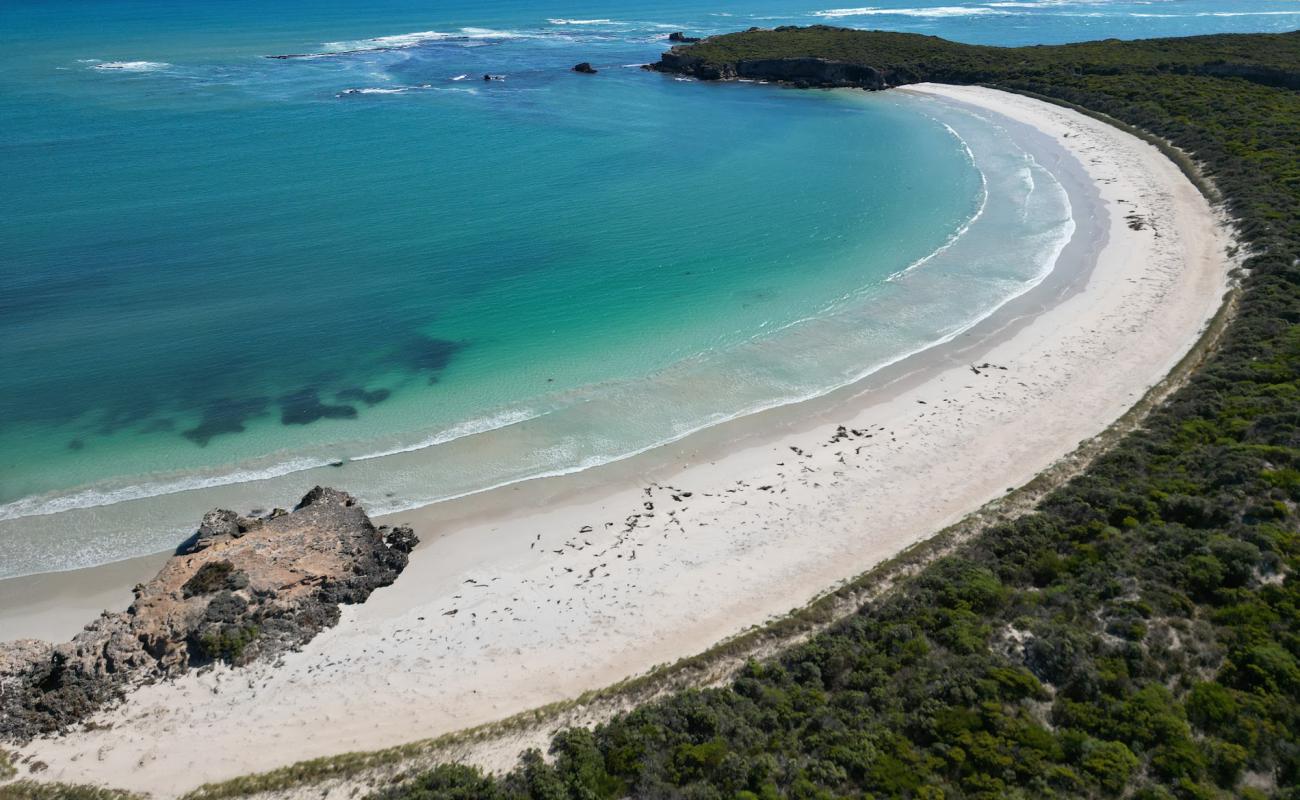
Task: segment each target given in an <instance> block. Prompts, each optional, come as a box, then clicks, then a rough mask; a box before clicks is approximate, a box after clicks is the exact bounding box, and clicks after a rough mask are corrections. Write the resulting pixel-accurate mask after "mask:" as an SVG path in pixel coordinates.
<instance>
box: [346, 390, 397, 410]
mask: <svg viewBox="0 0 1300 800" xmlns="http://www.w3.org/2000/svg"><path fill="white" fill-rule="evenodd" d="M392 394H393V393H392V392H390V391H389V390H387V389H375V390H373V391H372V390H369V389H365V388H363V387H361V386H353V387H351V388H348V389H343V390H342V391H340V392H337V393H335V395H334V397H335V398H336V399H338V400H341V401H343V402H345V403H349V402H350V403H357V402H360V403H365V404H366V405H368V406H373V405H378V404H379V403H382V402H384V401H385V400H387V399H388V398H389V397H390V396H391V395H392Z"/></svg>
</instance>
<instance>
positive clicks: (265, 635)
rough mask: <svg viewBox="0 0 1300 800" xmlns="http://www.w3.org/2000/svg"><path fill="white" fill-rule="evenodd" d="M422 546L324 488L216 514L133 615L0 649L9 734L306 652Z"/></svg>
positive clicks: (139, 596) (2, 711) (147, 588)
mask: <svg viewBox="0 0 1300 800" xmlns="http://www.w3.org/2000/svg"><path fill="white" fill-rule="evenodd" d="M417 542H418V540H417V539H416V537H415V534H414V533H413V532H412V531H411V529H410V528H407V527H395V528H388V527H379V528H376V527H375V526H374V524H372V523H371V521H370V518H369V517H368V516H367V515H366V512H365V511H364V509H362V507H361V505H360V504H359V503H358V502H357V501H356V500H355V499H354V498H353V497H352V496H350V495H348V494H347V493H345V492H341V491H338V490H336V489H327V488H323V487H319V486H318V487H316V488H315V489H312V490H311V491H310V492H308V493H307V495H306V496H304V497H303V498H302V500H301V502H299V503H298V505H297V507H295V508H294V510H293V511H291V512H290V511H285V510H283V509H276V510H275V511H272V512H271V513H270V514H268V515H266V516H261V517H244V516H240V515H238V514H236V513H234V512H232V511H224V510H215V511H211V512H209V513H208V514H206V515H205V516H204V518H203V522H202V524H201V525H200V526H199V529H198V531H197V532H196V533H195V534H194V535H193V536H192V537H191V538H190V539H189V540H187V541H186V543H185V544H184V545H182V546H181V547H180V548H179V549H178V551H177V553H176V555H174V556H173V557H172V558H171V559H170V560H168V562H167V563H166V564H165V565H164V566H163V568H162V569H161V570H160V571H159V572H158V574H157V575H156V576H155V577H154V578H153V579H152V580H151V581H149V582H148V583H144V584H140V585H138V586H136V587H135V590H134V592H135V600H134V602H133V603H132V604H131V606H130V608H128V609H127V610H126V611H119V612H108V611H106V612H104V613H103V614H102V615H101V616H100V617H99V618H98V619H96V620H94V621H93V622H91V623H90V624H89V625H87V626H86V628H85V629H84V630H83V631H82V632H81V633H79V634H77V636H76V637H75V638H73V640H72V641H71V642H67V643H64V644H59V645H54V644H50V643H48V642H43V641H38V640H33V639H24V640H19V641H16V642H9V643H5V644H0V737H3V738H6V739H10V740H17V741H21V740H26V739H30V738H31V737H33V736H37V735H40V734H43V733H49V732H53V731H58V730H61V729H63V728H65V727H67V726H68V725H71V724H73V723H76V722H78V721H80V720H83V719H85V718H86V717H87V716H88V715H90V714H91V713H93V712H94V711H96V710H97V709H99V708H101V707H102V706H103V705H104V704H106V703H108V702H111V701H113V700H116V699H118V698H120V697H122V696H123V695H124V694H126V693H127V692H128V691H130V690H131V689H133V688H135V687H137V686H140V685H142V684H145V683H149V682H153V681H157V680H162V679H166V678H172V677H176V676H178V675H181V674H183V673H185V672H187V671H188V670H190V669H194V668H197V667H202V666H205V665H209V664H213V663H215V662H218V661H223V662H227V663H230V664H234V665H245V664H249V663H251V662H253V661H258V660H266V659H270V658H274V657H275V656H277V655H279V654H281V653H284V652H286V651H289V650H292V649H295V648H297V647H300V646H301V645H303V644H304V643H306V642H307V641H309V640H310V639H311V638H312V637H314V636H315V635H316V634H317V633H318V632H320V631H321V630H323V629H324V628H327V627H330V626H332V625H334V624H335V623H337V622H338V620H339V614H340V612H339V606H340V605H342V604H344V603H361V602H364V601H365V600H366V598H368V597H369V596H370V593H371V592H373V591H374V590H375V589H377V588H379V587H381V586H387V585H388V584H390V583H392V582H393V581H394V580H396V579H397V576H398V575H399V574H401V572H402V570H403V569H404V568H405V567H406V564H407V559H408V556H409V554H410V552H411V550H412V548H414V547H415V545H416V543H417Z"/></svg>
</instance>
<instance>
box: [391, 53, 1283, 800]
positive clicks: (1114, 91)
mask: <svg viewBox="0 0 1300 800" xmlns="http://www.w3.org/2000/svg"><path fill="white" fill-rule="evenodd" d="M698 47H699V50H698V51H695V52H698V53H699V54H700V55H701V56H703V57H706V58H709V59H712V60H715V61H724V60H735V59H737V58H775V57H786V56H810V55H811V56H822V57H827V58H835V59H840V60H847V61H854V62H856V63H859V64H866V65H871V66H877V67H889V68H892V69H895V70H904V71H907V72H908V74H909V75H911V76H912V77H914V78H915V79H917V80H923V79H937V80H946V81H949V82H983V83H990V84H994V85H999V86H1003V87H1007V88H1013V89H1018V90H1023V91H1030V92H1034V93H1037V94H1039V95H1045V96H1048V97H1052V98H1056V99H1059V100H1063V101H1066V102H1069V103H1074V104H1077V105H1079V106H1083V107H1085V108H1087V109H1090V110H1092V111H1095V112H1101V113H1104V114H1108V115H1111V116H1112V117H1114V118H1115V119H1117V120H1120V121H1122V122H1123V123H1126V124H1128V125H1131V126H1135V127H1138V128H1141V129H1143V130H1145V131H1148V132H1150V133H1152V134H1155V135H1156V136H1159V137H1162V138H1164V139H1166V140H1168V141H1170V142H1172V143H1173V144H1174V145H1176V146H1178V147H1179V148H1181V149H1182V150H1183V151H1185V152H1187V153H1190V154H1191V155H1192V156H1194V157H1195V158H1196V159H1197V161H1198V162H1199V163H1201V164H1202V165H1203V166H1204V169H1205V172H1206V173H1207V174H1208V176H1209V177H1211V178H1212V179H1213V181H1214V183H1215V184H1216V186H1217V187H1218V189H1219V190H1220V191H1221V192H1222V195H1223V197H1224V200H1225V203H1226V205H1227V207H1228V208H1229V210H1230V211H1231V212H1232V214H1233V215H1234V216H1235V217H1236V219H1237V221H1238V223H1239V226H1240V232H1241V237H1242V239H1243V241H1244V244H1245V245H1246V246H1248V247H1249V248H1250V253H1251V255H1250V257H1249V258H1248V259H1246V262H1245V263H1246V266H1247V268H1248V270H1249V272H1248V277H1246V279H1245V281H1244V287H1243V294H1242V297H1241V301H1240V308H1239V312H1238V315H1237V317H1236V319H1235V321H1234V322H1233V323H1232V325H1231V326H1230V328H1229V330H1228V331H1227V333H1226V334H1225V336H1224V338H1223V339H1222V341H1221V345H1220V347H1219V348H1218V350H1217V352H1216V353H1215V354H1214V355H1213V357H1211V358H1210V359H1209V360H1208V362H1207V363H1205V364H1204V365H1203V366H1202V367H1201V368H1200V369H1199V370H1198V371H1197V373H1196V374H1195V375H1194V377H1193V378H1192V379H1191V380H1190V382H1189V383H1188V385H1187V386H1186V387H1185V388H1183V389H1181V390H1180V391H1179V392H1177V393H1176V394H1175V396H1173V397H1172V398H1171V399H1170V400H1169V401H1168V402H1166V403H1165V404H1164V405H1163V406H1162V407H1161V408H1159V409H1158V410H1156V411H1155V412H1154V413H1152V414H1151V415H1150V417H1149V418H1148V419H1147V421H1146V422H1145V425H1144V427H1143V429H1142V430H1140V431H1137V432H1135V433H1133V434H1131V435H1129V436H1128V437H1126V438H1125V439H1124V440H1123V441H1122V442H1121V443H1120V444H1119V445H1118V446H1116V447H1115V448H1114V449H1113V450H1112V451H1111V452H1109V453H1108V454H1106V455H1105V456H1104V457H1102V458H1099V459H1098V460H1097V461H1096V462H1095V463H1094V464H1093V465H1092V466H1091V467H1090V468H1089V469H1088V470H1087V472H1086V473H1085V474H1083V475H1081V476H1080V477H1079V478H1077V479H1076V480H1074V481H1072V482H1071V483H1069V484H1068V485H1066V486H1064V487H1062V488H1061V489H1059V490H1057V491H1056V492H1054V493H1053V494H1052V495H1051V496H1049V497H1048V498H1047V500H1046V501H1045V502H1043V503H1042V504H1041V505H1040V507H1039V509H1038V510H1037V511H1036V512H1035V513H1034V514H1032V515H1030V516H1028V517H1026V518H1023V519H1020V520H1018V521H1015V522H1011V523H1007V524H1003V525H997V526H994V527H992V528H990V529H988V530H986V531H984V532H983V533H981V534H980V535H979V536H978V537H976V538H975V539H973V540H972V541H970V542H969V543H968V544H967V545H965V546H964V547H962V548H961V551H960V552H959V553H957V554H955V555H953V556H952V557H949V558H945V559H943V560H940V561H938V562H936V563H934V564H932V565H931V566H929V567H928V568H927V569H926V570H924V571H923V572H922V573H921V574H920V575H919V576H917V577H916V578H915V579H912V580H909V581H905V582H903V583H901V584H900V585H899V586H898V587H896V588H895V589H894V590H893V591H891V592H890V593H888V594H887V595H886V596H885V597H884V598H882V599H881V600H879V601H877V602H875V603H872V604H870V605H868V606H866V607H864V608H862V609H861V610H860V612H859V613H858V614H856V615H854V616H853V617H852V618H850V619H847V620H844V621H842V622H841V623H839V624H837V625H835V626H834V627H832V628H831V629H830V630H827V631H826V632H824V633H822V634H821V635H819V636H816V637H815V638H813V639H811V640H810V641H808V642H806V643H804V644H801V645H798V646H796V647H793V648H792V649H791V650H789V651H788V652H786V653H784V654H783V655H782V656H780V657H779V658H777V659H775V660H773V661H771V662H770V663H752V664H749V665H748V666H747V667H746V668H745V669H744V670H743V671H742V672H741V674H740V675H739V676H738V677H737V678H736V680H735V681H734V682H733V683H732V684H731V685H729V686H727V687H725V688H720V689H710V690H705V691H685V692H681V693H678V694H675V695H673V696H670V697H668V698H666V699H663V700H661V701H657V702H654V703H651V704H648V705H644V706H642V707H639V708H637V709H635V710H633V711H631V712H630V713H628V714H625V715H622V716H619V717H617V718H615V719H614V720H612V721H611V722H609V723H607V724H604V725H601V726H599V727H597V728H596V729H595V730H594V731H586V730H576V731H567V732H564V733H562V734H560V735H559V736H557V737H556V738H555V739H554V741H553V742H552V744H551V748H550V755H551V756H552V757H553V758H552V762H551V763H548V762H547V761H545V760H544V759H543V758H542V755H541V754H540V753H538V752H536V751H532V752H529V753H527V754H525V755H524V757H523V758H522V760H521V762H520V766H519V767H518V768H517V769H516V770H515V771H513V772H512V773H510V774H509V775H507V776H506V777H504V778H502V779H500V780H496V779H491V778H486V777H484V776H483V775H481V774H480V773H478V772H477V771H475V770H473V769H468V768H464V767H439V768H438V769H436V770H434V771H432V772H430V773H428V774H426V775H424V776H422V777H420V778H419V779H418V780H416V781H415V782H414V783H412V784H411V785H410V786H408V787H402V788H398V789H392V790H389V791H387V792H385V793H383V794H382V795H381V796H382V797H383V798H385V800H416V798H419V800H433V799H434V798H438V799H439V800H441V799H442V798H461V797H471V796H472V797H483V798H511V799H512V800H514V799H520V798H533V799H534V800H543V799H546V800H550V799H551V798H555V799H556V800H559V798H566V799H571V800H580V799H581V800H597V799H598V798H621V797H643V798H698V799H700V800H705V799H706V798H744V799H745V800H755V799H757V798H778V797H782V798H806V799H808V800H821V799H822V798H825V799H826V800H830V799H831V798H849V797H852V798H874V797H881V798H883V797H913V798H960V797H968V798H1007V797H1010V798H1040V797H1096V798H1103V797H1126V798H1134V800H1161V799H1164V798H1221V797H1231V796H1239V797H1250V798H1257V797H1270V796H1271V797H1277V798H1292V799H1293V800H1295V799H1300V579H1298V578H1297V577H1296V569H1297V567H1300V535H1297V517H1296V513H1295V503H1296V502H1297V501H1300V425H1298V424H1297V423H1300V328H1298V327H1296V323H1297V322H1300V267H1298V266H1297V257H1298V256H1300V93H1298V92H1297V91H1296V88H1300V34H1296V33H1293V34H1283V35H1250V36H1210V37H1195V38H1189V39H1179V40H1152V41H1146V42H1118V41H1106V42H1094V43H1088V44H1081V45H1068V46H1060V47H1034V48H1017V49H1002V48H988V47H969V46H965V45H955V44H953V43H948V42H943V41H942V40H938V39H934V38H930V37H920V36H909V35H905V34H880V33H869V32H861V31H857V32H846V31H842V30H838V29H830V28H809V29H799V30H782V31H776V32H753V33H746V34H736V35H734V36H729V37H722V38H720V39H714V40H709V41H707V42H705V43H703V44H702V45H699V46H698Z"/></svg>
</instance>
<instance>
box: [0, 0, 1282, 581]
mask: <svg viewBox="0 0 1300 800" xmlns="http://www.w3.org/2000/svg"><path fill="white" fill-rule="evenodd" d="M818 21H822V22H833V23H835V24H841V25H851V26H857V27H881V28H889V29H897V30H912V31H918V32H923V33H933V34H938V35H943V36H947V37H950V38H954V39H959V40H963V41H971V42H980V43H991V44H1022V43H1031V42H1061V41H1072V40H1082V39H1091V38H1100V37H1107V36H1117V37H1126V38H1134V37H1141V36H1154V35H1181V34H1191V33H1205V32H1215V31H1247V30H1283V29H1292V28H1294V27H1295V26H1296V25H1297V24H1300V7H1297V4H1296V3H1295V2H1292V1H1291V0H1271V1H1266V0H1258V1H1256V0H1236V1H1235V2H1224V1H1223V0H1220V1H1218V2H1212V1H1211V0H1181V1H1180V0H1167V1H1165V2H1159V1H1155V2H1142V3H1125V2H1105V1H1104V0H1092V1H1090V2H1068V1H1066V0H1060V1H1058V0H1037V1H1030V2H1015V3H1011V2H987V3H957V2H948V3H932V4H928V5H927V4H924V3H920V2H917V1H916V0H913V2H910V3H909V2H878V3H876V4H875V5H872V6H863V7H857V8H833V7H831V6H829V5H818V4H810V3H809V2H808V0H792V1H791V2H777V0H753V1H752V2H737V3H712V4H709V3H685V2H678V1H677V0H672V1H671V2H663V3H655V4H633V3H622V2H619V3H573V4H564V3H556V2H548V1H545V0H528V2H524V1H523V0H514V1H513V2H474V3H470V2H465V1H464V0H454V2H441V3H428V2H423V3H421V2H413V1H411V0H384V1H383V2H379V3H366V4H360V3H340V2H334V1H333V0H326V2H310V3H308V2H300V0H287V1H286V2H275V3H266V2H251V1H250V0H228V1H226V2H180V3H177V2H159V1H158V0H130V1H128V0H93V1H90V0H88V1H86V2H72V1H71V0H7V2H5V3H3V4H0V159H2V163H3V170H2V172H0V174H3V182H4V184H3V188H4V191H3V192H0V366H2V367H3V368H2V369H0V577H6V576H12V575H20V574H26V573H32V572H40V571H46V570H54V569H67V568H72V567H78V566H85V565H89V564H94V563H99V562H103V561H108V560H112V559H116V558H123V557H127V556H131V555H138V554H142V553H146V552H152V551H156V550H158V549H162V548H165V547H167V546H170V545H171V544H174V543H175V542H176V541H177V540H178V538H179V537H181V536H183V535H184V533H185V532H186V531H187V530H188V529H189V528H190V527H192V525H193V523H194V522H195V521H196V520H197V518H198V516H199V515H200V514H201V513H202V511H204V510H206V509H207V508H211V507H213V506H215V505H226V506H231V507H235V508H238V509H241V510H250V509H254V508H269V507H270V506H272V505H285V504H287V503H289V502H291V501H292V500H293V498H294V497H296V496H297V495H298V494H300V493H301V491H303V490H304V489H305V488H307V487H309V486H311V485H312V484H314V483H320V482H327V481H328V482H330V483H333V484H335V485H338V486H341V487H344V488H347V489H348V490H350V491H352V492H353V493H355V494H357V495H359V496H360V497H361V498H362V499H363V500H364V501H365V502H366V503H367V506H368V507H369V508H370V509H371V510H373V511H385V510H395V509H400V508H409V507H411V506H414V505H418V504H422V503H427V502H431V501H436V500H438V499H442V498H447V497H454V496H459V495H463V494H467V493H472V492H475V491H479V490H482V489H485V488H488V487H491V486H496V485H501V484H505V483H510V482H513V481H518V480H523V479H527V478H530V477H536V476H539V475H546V474H556V473H563V472H571V471H575V470H579V469H583V468H586V467H590V466H593V465H597V464H600V463H604V462H607V461H610V460H612V459H616V458H620V457H624V456H626V455H628V454H631V453H635V452H639V451H642V450H645V449H647V448H650V447H652V446H654V445H656V444H658V443H662V442H665V441H669V440H672V439H675V438H679V437H681V436H683V435H685V434H687V433H689V432H691V431H693V430H698V429H700V428H701V427H705V426H708V425H711V424H715V423H717V422H719V421H722V420H725V419H729V418H733V417H735V416H738V415H741V414H745V413H749V412H752V411H755V410H758V409H761V408H767V407H771V406H773V405H779V404H782V403H788V402H793V401H796V400H799V399H803V398H808V397H812V396H816V395H818V394H822V393H824V392H826V391H828V390H830V389H832V388H835V387H837V386H841V385H844V384H845V383H848V382H851V381H853V380H855V379H857V378H859V377H861V376H862V375H864V374H866V373H868V372H870V371H871V370H872V369H875V368H877V367H879V366H881V365H883V364H886V363H889V362H891V361H893V360H896V359H897V358H899V357H902V356H904V355H906V354H908V353H911V352H915V351H917V350H919V349H922V348H924V347H926V346H928V345H930V344H933V343H934V342H936V341H939V340H941V339H943V338H945V337H950V336H952V335H955V334H956V333H957V332H959V331H961V330H963V329H964V328H965V327H968V326H969V325H971V324H973V323H974V322H975V321H977V320H978V319H980V318H982V317H983V316H986V315H987V314H988V313H990V312H991V311H992V310H993V309H994V308H996V307H997V306H998V305H999V304H1001V303H1002V302H1004V301H1006V300H1007V299H1009V298H1010V297H1013V296H1015V295H1016V294H1019V293H1021V292H1023V291H1025V290H1026V289H1027V288H1028V287H1029V286H1031V285H1033V284H1034V283H1035V282H1036V281H1038V280H1040V279H1041V278H1042V277H1043V275H1044V274H1045V271H1046V270H1049V269H1050V267H1051V264H1052V261H1053V259H1054V258H1055V255H1056V253H1057V252H1059V249H1060V247H1061V246H1062V245H1063V243H1064V242H1065V241H1066V240H1067V239H1068V237H1069V235H1070V232H1071V231H1072V230H1073V223H1072V222H1071V220H1070V208H1069V203H1068V199H1067V198H1066V196H1065V194H1064V192H1063V191H1062V190H1061V189H1060V187H1059V185H1057V184H1056V182H1055V181H1054V179H1053V178H1052V176H1051V175H1050V173H1048V172H1047V171H1046V170H1044V169H1043V168H1042V167H1041V166H1040V165H1038V164H1036V163H1034V162H1033V160H1032V159H1031V158H1029V157H1028V156H1027V155H1026V154H1025V153H1023V152H1021V151H1019V150H1018V149H1017V148H1016V147H1015V146H1014V144H1012V143H1011V142H1010V141H1009V140H1008V139H1007V138H1006V137H1005V136H1003V135H1001V134H1000V131H999V129H998V127H997V125H996V123H995V121H992V120H988V119H984V118H981V117H979V116H976V115H972V114H970V113H967V112H964V111H961V110H959V109H955V108H948V107H944V106H941V105H938V104H935V103H932V102H925V101H920V100H917V99H913V98H909V97H906V96H903V95H894V94H889V93H886V94H877V95H865V94H848V93H813V92H806V93H800V92H795V91H791V90H784V89H780V88H778V87H771V86H754V85H750V86H746V85H739V84H733V85H707V84H700V83H695V82H690V81H682V80H676V79H673V78H671V77H666V76H661V75H655V74H650V73H646V72H643V71H641V70H639V69H637V68H636V65H638V64H641V63H644V62H646V61H650V60H654V59H655V58H656V57H657V54H658V53H659V52H660V51H661V50H662V49H663V48H664V47H666V46H667V42H666V35H667V33H668V32H670V31H673V30H684V31H687V32H688V33H691V34H708V33H716V32H723V31H726V30H733V29H738V28H744V27H748V26H750V25H762V26H772V25H778V24H809V23H813V22H818ZM272 55H292V56H295V57H293V58H267V57H266V56H272ZM577 61H590V62H592V63H593V64H594V65H595V66H596V67H597V68H598V69H599V70H600V72H599V74H598V75H595V76H583V75H576V74H574V73H571V72H569V71H568V67H569V66H571V65H572V64H574V63H575V62H577ZM485 74H489V75H493V76H497V77H498V78H499V79H497V80H490V81H485V80H483V76H484V75H485ZM1008 241H1011V242H1014V243H1015V244H1014V245H1012V246H1010V247H1009V246H1008V245H1007V242H1008ZM338 463H342V466H341V467H336V466H330V465H331V464H338Z"/></svg>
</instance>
